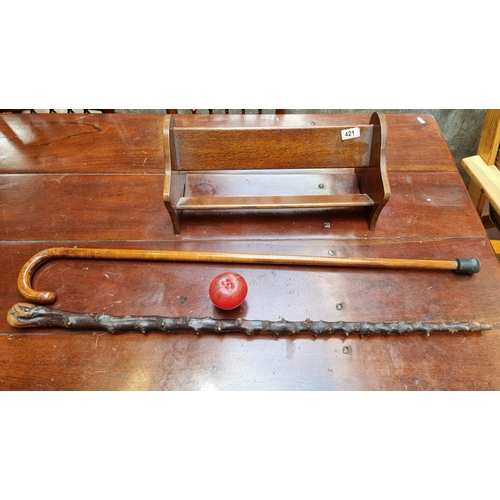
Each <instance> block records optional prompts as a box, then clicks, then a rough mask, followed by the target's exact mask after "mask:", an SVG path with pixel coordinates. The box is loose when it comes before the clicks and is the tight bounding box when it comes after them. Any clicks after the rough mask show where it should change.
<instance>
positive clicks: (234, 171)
mask: <svg viewBox="0 0 500 500" xmlns="http://www.w3.org/2000/svg"><path fill="white" fill-rule="evenodd" d="M290 117H292V115H290ZM306 118H307V117H306V116H305V115H295V117H293V118H289V117H288V115H287V116H286V117H281V119H280V118H278V117H277V116H275V115H265V116H259V117H256V116H252V115H242V116H236V115H230V117H229V118H228V117H219V116H216V115H206V116H193V115H166V116H165V121H164V129H163V147H164V154H165V185H164V192H163V199H164V202H165V206H166V207H167V210H168V212H169V214H170V217H171V219H172V224H173V228H174V232H175V233H176V234H179V233H180V231H181V214H182V212H183V211H184V210H223V211H226V210H281V209H295V210H298V209H328V208H335V207H365V213H366V217H367V222H368V227H369V229H370V230H374V229H375V225H376V223H377V219H378V216H379V214H380V212H381V210H382V208H383V207H384V205H385V204H386V203H387V201H388V199H389V196H390V189H389V181H388V177H387V172H386V161H385V149H386V122H385V117H384V115H382V114H380V113H373V114H372V116H371V119H370V122H369V124H356V123H354V124H352V125H351V124H350V125H349V126H338V125H319V124H316V123H315V122H312V121H307V120H306ZM287 120H288V122H287ZM318 172H320V173H321V177H318ZM257 174H258V177H259V178H260V179H261V181H260V182H261V184H260V186H259V185H257V188H256V189H255V188H254V189H253V191H252V190H250V189H249V188H248V185H249V184H250V183H251V182H252V176H257ZM295 174H300V176H294V175H295ZM326 174H328V177H325V175H326ZM330 174H331V175H330ZM338 174H340V175H338ZM263 176H264V181H262V177H263ZM254 178H255V177H254ZM318 178H319V179H325V178H327V179H331V180H329V181H328V182H323V181H320V182H319V183H318V182H317V179H318ZM346 178H349V179H350V180H349V181H348V182H346V180H345V179H346ZM290 179H292V180H290ZM308 179H309V180H308ZM311 179H312V180H311ZM285 181H286V182H285ZM283 189H288V190H289V192H283ZM343 189H344V191H343ZM256 191H257V194H256ZM304 191H305V192H304Z"/></svg>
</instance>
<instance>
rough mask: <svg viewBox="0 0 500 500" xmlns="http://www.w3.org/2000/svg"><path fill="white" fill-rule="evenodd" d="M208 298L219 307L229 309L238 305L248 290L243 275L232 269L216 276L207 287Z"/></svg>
mask: <svg viewBox="0 0 500 500" xmlns="http://www.w3.org/2000/svg"><path fill="white" fill-rule="evenodd" d="M208 291H209V295H210V299H211V300H212V302H213V303H214V304H215V305H216V306H217V307H218V308H220V309H224V310H230V309H236V308H237V307H238V306H240V305H241V304H242V303H243V301H244V300H245V297H246V296H247V292H248V285H247V282H246V281H245V278H243V276H241V275H239V274H238V273H234V272H232V271H227V272H225V273H222V274H219V275H218V276H216V277H215V278H214V279H213V280H212V282H211V283H210V287H209V289H208Z"/></svg>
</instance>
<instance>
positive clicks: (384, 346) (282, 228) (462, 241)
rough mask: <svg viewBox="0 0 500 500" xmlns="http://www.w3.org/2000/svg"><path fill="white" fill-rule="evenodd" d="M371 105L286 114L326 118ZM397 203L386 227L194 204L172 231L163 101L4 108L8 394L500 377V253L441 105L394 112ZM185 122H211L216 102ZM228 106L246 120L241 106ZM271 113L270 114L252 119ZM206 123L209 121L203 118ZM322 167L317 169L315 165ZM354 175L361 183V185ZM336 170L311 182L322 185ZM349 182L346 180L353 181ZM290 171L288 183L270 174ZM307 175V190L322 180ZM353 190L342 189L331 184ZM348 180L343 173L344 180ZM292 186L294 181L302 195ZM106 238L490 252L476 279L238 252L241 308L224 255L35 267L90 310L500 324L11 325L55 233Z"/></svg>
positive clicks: (3, 347) (424, 253)
mask: <svg viewBox="0 0 500 500" xmlns="http://www.w3.org/2000/svg"><path fill="white" fill-rule="evenodd" d="M355 118H359V119H360V120H361V122H364V121H366V120H367V119H369V116H368V115H361V116H359V117H357V116H356V115H354V116H353V115H307V116H293V115H283V116H280V120H289V123H295V122H296V121H297V120H309V121H311V120H316V121H317V122H318V123H322V124H324V125H328V124H333V125H337V124H340V125H342V124H343V123H344V122H345V123H346V124H352V122H353V119H355ZM386 118H387V125H388V141H387V170H388V173H389V180H390V184H391V191H392V195H391V199H390V200H389V202H388V204H387V206H386V208H385V209H384V210H383V211H382V213H381V215H380V218H379V220H378V223H377V228H376V230H375V231H374V232H372V231H369V230H368V228H367V225H366V219H365V217H364V214H363V212H362V210H361V209H359V208H356V209H348V208H342V209H328V210H318V211H307V210H290V211H285V212H283V213H282V212H280V213H273V212H271V213H268V212H264V213H260V212H259V213H254V212H252V211H248V212H244V213H237V214H231V213H224V212H213V213H212V212H210V213H203V214H200V213H196V212H193V213H185V214H183V221H182V233H181V234H180V235H173V231H172V227H171V222H170V217H169V215H168V213H167V211H166V209H165V206H164V204H163V199H162V192H163V181H164V174H163V172H164V162H163V151H162V121H163V116H162V115H120V114H112V115H77V114H75V115H59V114H58V115H54V114H51V115H4V116H0V217H1V223H0V271H1V272H0V303H1V311H2V315H0V332H1V334H0V388H1V389H3V390H498V389H500V366H499V365H500V306H499V305H498V301H497V297H498V292H499V291H500V284H499V283H500V265H499V263H498V260H497V258H496V256H495V254H494V252H493V250H492V247H491V245H490V243H489V241H488V239H487V237H486V234H485V232H484V229H483V226H482V224H481V220H480V218H479V215H478V214H477V212H476V211H475V210H474V207H473V205H472V203H471V201H470V199H469V197H468V194H467V190H466V188H465V186H464V184H463V181H462V179H461V177H460V175H459V173H458V171H457V169H456V166H455V164H454V162H453V158H452V156H451V153H450V152H449V149H448V147H447V145H446V142H445V141H444V138H443V136H442V133H441V131H440V130H439V127H438V126H437V124H436V122H435V120H434V119H433V117H432V116H430V115H423V116H421V118H422V119H423V121H424V122H425V123H421V122H420V121H418V120H417V118H418V116H417V115H411V114H407V115H391V114H389V115H386ZM176 119H182V120H190V123H196V120H202V121H203V120H207V118H206V117H204V116H202V115H195V116H190V115H178V116H177V117H176ZM216 119H217V120H224V123H225V124H226V125H227V124H230V125H234V126H238V124H237V122H238V120H241V117H239V116H238V115H227V116H225V115H220V116H217V118H216ZM245 119H253V120H255V123H265V120H269V118H268V117H266V116H265V115H253V118H252V115H245ZM200 123H201V122H200ZM315 176H316V177H315ZM348 177H349V176H346V178H345V179H346V180H345V182H350V181H349V180H347V179H348ZM301 180H302V178H299V177H298V176H294V175H293V174H290V175H284V176H283V177H281V178H271V179H270V178H269V177H268V176H266V175H265V172H262V173H261V172H259V174H255V173H251V172H249V173H243V174H242V175H241V177H239V178H238V179H234V178H233V177H230V176H228V175H226V174H224V173H220V174H218V175H215V176H211V177H209V178H207V177H206V176H204V175H203V174H199V176H198V177H195V178H193V179H192V180H191V181H190V185H189V186H188V187H187V189H189V191H193V192H195V193H196V195H197V196H200V195H207V196H211V195H213V194H214V193H218V194H220V195H226V194H228V193H230V192H231V189H232V188H231V183H234V182H238V183H239V185H240V187H241V185H244V186H246V187H245V189H247V191H248V192H249V193H250V194H253V195H263V194H266V193H267V192H269V190H271V189H274V188H275V187H276V185H279V184H280V183H281V184H282V186H283V190H284V191H285V192H290V191H289V190H290V189H293V188H294V186H295V187H296V186H297V184H299V183H300V181H301ZM321 180H323V181H324V182H327V177H325V173H324V172H317V173H315V174H314V176H313V178H312V179H311V178H307V179H304V182H306V183H307V182H308V183H310V187H311V188H312V187H313V186H314V185H315V184H316V182H318V183H321ZM341 182H342V181H341ZM272 183H274V186H270V184H272ZM306 187H307V186H306ZM326 187H327V189H330V190H333V191H334V190H335V189H340V188H339V186H330V185H327V186H326ZM345 187H346V186H341V188H342V189H340V190H341V191H342V190H343V189H344V188H345ZM292 192H293V191H292ZM57 246H78V247H99V248H102V247H107V248H130V249H158V250H180V251H182V250H185V251H227V252H255V253H278V254H279V253H282V254H299V255H319V256H324V255H336V256H353V257H386V258H413V259H444V260H447V259H455V258H458V257H464V258H467V257H476V258H478V259H480V261H481V263H482V270H481V271H480V272H479V273H478V274H476V275H473V276H462V275H456V274H454V273H453V272H449V271H442V270H418V271H417V270H415V271H413V270H412V271H410V270H393V269H383V270H376V269H362V268H359V269H358V268H323V267H321V268H307V267H304V268H296V267H293V266H276V265H252V264H237V265H233V266H231V269H230V270H233V271H236V272H239V273H240V274H242V275H243V276H244V277H245V279H246V280H247V282H248V284H249V293H248V296H247V299H246V301H245V302H244V304H243V305H242V306H240V308H238V309H237V310H235V311H229V312H228V311H226V312H222V311H219V310H217V309H216V308H215V307H214V306H213V305H212V304H211V302H210V299H209V297H208V293H207V292H208V284H209V283H210V281H211V279H212V278H213V277H214V276H215V275H216V274H218V273H220V272H222V271H225V270H228V266H226V265H223V264H220V263H210V264H196V263H164V262H137V261H101V260H66V259H59V260H54V261H50V262H48V263H46V264H45V265H43V266H42V267H41V268H40V269H39V270H38V271H37V272H36V273H35V275H34V277H33V283H34V285H35V286H36V287H37V289H49V290H53V291H54V292H56V295H57V299H56V302H55V303H54V307H57V308H61V309H66V310H71V311H75V312H108V313H110V314H116V315H123V314H137V315H153V314H154V315H169V316H175V315H189V316H198V317H199V316H204V315H212V316H219V317H239V316H241V317H246V318H248V319H270V320H277V319H280V318H282V317H284V318H286V319H288V320H297V321H299V320H304V319H306V318H310V319H313V320H320V319H323V320H328V321H337V320H344V321H384V320H385V321H392V320H402V321H419V320H421V321H424V320H426V319H432V320H435V321H485V322H489V323H492V324H493V325H495V328H494V329H493V330H491V331H488V332H484V333H469V334H444V333H436V334H431V336H430V337H429V338H424V337H423V335H421V334H418V333H415V334H407V335H406V334H405V335H401V336H399V335H392V334H391V335H388V336H373V337H366V336H365V337H363V338H360V337H359V336H357V335H352V336H349V337H345V336H343V335H338V336H333V337H331V338H317V339H314V337H312V336H310V335H306V334H304V335H299V336H288V337H285V338H278V339H274V338H273V337H271V336H266V335H262V336H259V337H251V338H250V337H247V336H244V335H236V334H235V335H227V336H224V337H220V336H216V335H201V336H196V335H193V334H188V333H185V334H182V333H181V334H175V335H168V334H161V333H149V334H139V333H124V334H120V335H116V336H114V335H112V334H106V333H103V332H86V333H82V332H72V331H60V330H51V329H33V330H30V331H29V332H26V331H19V330H16V329H14V328H12V327H11V326H10V325H9V324H8V323H7V321H6V314H7V311H8V310H9V309H10V307H11V306H12V305H13V304H15V303H16V302H20V301H22V297H21V296H20V294H19V292H18V290H17V277H18V274H19V271H20V270H21V268H22V266H23V265H24V263H25V262H26V261H27V260H28V259H29V258H30V257H31V256H33V255H34V254H35V253H37V252H39V251H41V250H44V249H46V248H50V247H57Z"/></svg>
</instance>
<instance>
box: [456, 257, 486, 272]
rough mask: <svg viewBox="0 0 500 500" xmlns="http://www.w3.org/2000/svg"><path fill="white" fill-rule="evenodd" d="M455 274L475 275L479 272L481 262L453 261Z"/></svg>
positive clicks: (468, 260)
mask: <svg viewBox="0 0 500 500" xmlns="http://www.w3.org/2000/svg"><path fill="white" fill-rule="evenodd" d="M455 261H456V262H457V268H456V269H455V272H456V273H457V274H475V273H478V272H479V271H480V270H481V262H480V261H479V260H478V259H455Z"/></svg>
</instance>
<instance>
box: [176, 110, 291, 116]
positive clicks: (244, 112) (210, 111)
mask: <svg viewBox="0 0 500 500" xmlns="http://www.w3.org/2000/svg"><path fill="white" fill-rule="evenodd" d="M190 111H191V113H192V114H193V115H195V114H197V111H198V110H197V109H190ZM229 111H230V110H229V109H225V110H224V114H226V115H229V114H230V112H229ZM167 113H168V114H169V115H177V114H178V110H177V109H167ZM208 114H209V115H213V114H214V110H213V109H209V110H208ZM235 114H236V113H235ZM239 114H242V115H244V114H246V109H242V110H240V113H239ZM257 114H259V115H261V114H262V109H258V110H257ZM275 114H277V115H285V114H286V109H276V110H275Z"/></svg>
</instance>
